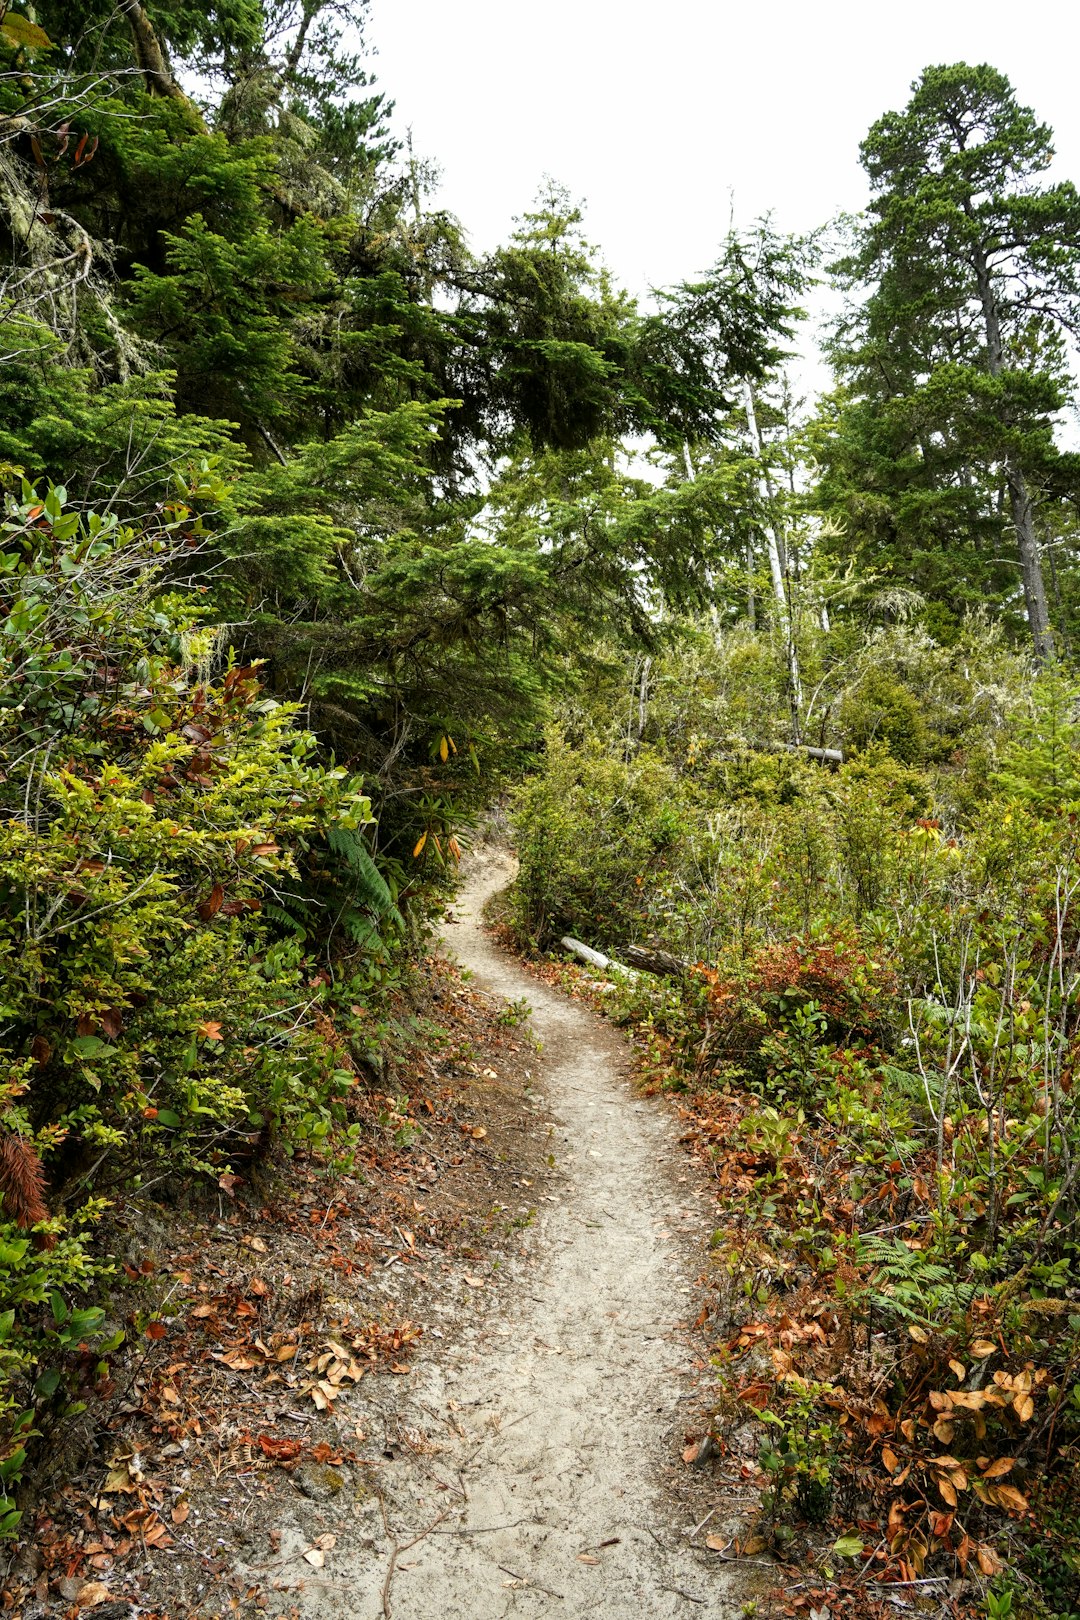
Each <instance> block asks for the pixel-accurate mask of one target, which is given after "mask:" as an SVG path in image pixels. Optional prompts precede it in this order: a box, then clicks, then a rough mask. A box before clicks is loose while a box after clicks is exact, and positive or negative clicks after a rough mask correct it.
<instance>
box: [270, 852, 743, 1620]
mask: <svg viewBox="0 0 1080 1620" xmlns="http://www.w3.org/2000/svg"><path fill="white" fill-rule="evenodd" d="M510 876H511V870H510V868H509V866H508V863H507V862H506V859H505V857H498V856H496V857H489V859H488V860H487V861H486V862H485V863H484V864H483V865H482V866H480V867H478V868H477V869H476V870H475V871H474V873H473V876H472V878H471V880H470V881H469V883H468V884H467V886H466V888H465V891H464V893H463V894H462V896H461V900H460V903H459V906H458V907H457V921H456V922H455V924H454V925H453V926H452V927H451V928H449V929H448V938H449V943H450V945H451V947H452V949H453V950H454V951H455V953H456V954H457V956H458V957H459V959H460V960H461V961H462V963H463V964H465V966H467V967H468V968H469V969H471V970H472V972H473V974H474V975H475V982H476V983H477V984H478V985H479V986H480V987H481V988H482V989H484V990H486V991H489V992H491V993H493V994H495V995H498V996H501V997H503V998H505V999H506V1000H507V1001H510V1002H514V1001H516V1000H518V999H519V998H520V997H521V996H522V995H525V996H527V999H528V1001H529V1002H530V1003H531V1005H532V1009H533V1011H532V1020H531V1022H532V1028H533V1030H534V1031H535V1034H536V1035H537V1036H538V1037H539V1039H540V1040H541V1041H542V1042H543V1054H542V1072H543V1084H544V1096H545V1101H544V1105H543V1106H544V1108H545V1110H550V1114H547V1116H546V1117H547V1118H548V1120H549V1125H548V1130H549V1133H550V1142H551V1151H552V1154H553V1155H554V1158H555V1160H556V1163H557V1166H558V1168H559V1170H560V1172H561V1174H562V1178H563V1179H562V1184H561V1185H560V1186H559V1188H558V1190H556V1191H548V1192H546V1194H545V1195H544V1196H543V1198H542V1200H541V1203H540V1206H539V1207H540V1211H541V1213H540V1215H539V1219H538V1222H537V1227H536V1231H535V1233H534V1235H533V1241H532V1243H531V1245H530V1246H529V1248H528V1250H527V1251H526V1252H525V1253H524V1254H523V1255H522V1256H521V1258H520V1259H519V1260H518V1261H517V1262H515V1264H514V1266H513V1267H512V1275H511V1277H510V1278H509V1280H508V1283H507V1286H506V1287H505V1289H504V1293H503V1296H502V1300H501V1302H500V1305H501V1308H500V1310H499V1312H498V1314H497V1315H495V1314H492V1315H490V1316H488V1317H487V1318H486V1319H485V1320H483V1321H481V1322H478V1323H477V1324H476V1326H475V1328H474V1329H473V1330H471V1331H467V1332H465V1333H463V1334H462V1335H461V1336H460V1337H459V1338H457V1339H456V1340H455V1341H454V1342H453V1343H449V1344H448V1345H447V1347H446V1350H445V1353H444V1354H443V1355H442V1356H440V1357H439V1358H438V1359H437V1360H436V1359H434V1358H429V1359H427V1360H426V1362H425V1364H424V1366H423V1367H422V1369H420V1370H419V1371H418V1373H417V1375H416V1378H415V1379H414V1381H413V1383H412V1385H411V1387H410V1389H409V1391H408V1392H407V1394H408V1406H409V1409H410V1411H409V1414H408V1415H407V1416H406V1419H405V1421H406V1422H407V1423H409V1424H410V1425H411V1426H412V1427H413V1429H414V1432H415V1434H416V1435H417V1436H420V1435H421V1434H422V1436H423V1439H422V1442H421V1443H418V1444H417V1445H416V1446H415V1447H414V1450H413V1453H412V1456H411V1458H410V1460H409V1463H408V1464H407V1465H406V1466H405V1467H395V1469H394V1470H393V1471H392V1474H393V1477H392V1478H391V1477H390V1472H391V1471H389V1470H385V1469H384V1470H383V1472H382V1477H381V1479H380V1481H379V1497H378V1499H376V1498H374V1497H373V1498H370V1499H368V1500H362V1501H361V1502H359V1503H358V1504H357V1506H356V1508H355V1509H354V1526H353V1528H352V1531H351V1533H342V1534H340V1535H339V1538H338V1540H337V1542H336V1544H335V1546H334V1548H333V1550H332V1551H331V1552H330V1553H329V1554H328V1556H327V1559H326V1564H325V1567H324V1569H323V1570H322V1572H321V1578H320V1579H317V1580H314V1581H313V1580H311V1579H310V1578H307V1572H306V1573H305V1575H304V1576H300V1577H298V1579H297V1582H296V1584H295V1585H294V1586H293V1588H292V1591H291V1592H290V1593H289V1594H288V1598H289V1601H290V1602H291V1603H294V1604H295V1605H296V1607H297V1610H298V1612H299V1614H300V1615H301V1616H311V1617H315V1620H322V1617H326V1620H329V1617H330V1616H340V1615H345V1614H355V1615H358V1616H359V1615H362V1616H368V1615H370V1616H377V1615H379V1614H381V1613H386V1614H387V1615H393V1616H394V1617H395V1620H431V1617H433V1616H436V1615H438V1616H440V1617H446V1620H456V1617H461V1620H466V1617H468V1620H488V1617H492V1620H494V1617H502V1616H521V1617H522V1620H528V1617H530V1616H537V1615H542V1614H548V1613H549V1612H552V1611H555V1612H557V1613H559V1614H560V1615H565V1616H568V1617H569V1616H579V1615H581V1616H583V1615H594V1614H602V1615H603V1616H605V1620H623V1617H626V1620H629V1617H631V1616H632V1617H633V1620H641V1617H643V1616H647V1617H649V1620H661V1617H667V1616H684V1615H690V1614H695V1615H710V1616H716V1617H721V1616H727V1615H735V1614H737V1613H739V1612H740V1610H741V1606H742V1602H743V1601H744V1600H745V1598H746V1596H747V1595H748V1593H747V1588H746V1586H745V1584H744V1582H745V1576H744V1574H743V1572H739V1573H738V1578H737V1579H736V1576H735V1574H734V1573H733V1572H732V1571H730V1570H728V1569H726V1568H724V1567H723V1566H722V1565H719V1566H718V1561H717V1557H716V1554H715V1553H708V1552H703V1551H697V1550H694V1549H692V1548H691V1546H690V1545H689V1543H688V1541H687V1538H686V1535H685V1528H686V1527H685V1525H683V1526H679V1525H676V1524H675V1523H673V1518H675V1517H676V1516H677V1515H676V1512H675V1510H673V1508H672V1505H671V1503H670V1499H669V1498H667V1496H666V1493H665V1492H664V1491H663V1489H662V1486H661V1484H660V1479H661V1469H662V1465H663V1463H664V1461H665V1459H670V1458H671V1457H672V1456H677V1455H678V1453H679V1451H681V1442H682V1430H683V1424H684V1421H685V1413H686V1408H685V1406H684V1405H683V1400H684V1398H685V1393H686V1384H685V1375H686V1374H687V1372H688V1366H689V1353H688V1345H687V1339H686V1333H685V1328H684V1324H683V1323H682V1322H681V1320H680V1316H681V1314H682V1313H685V1312H686V1309H687V1305H688V1297H689V1296H690V1294H691V1277H692V1272H690V1271H688V1270H687V1261H688V1259H692V1257H693V1255H694V1253H695V1249H694V1245H693V1244H692V1243H691V1242H690V1241H689V1239H690V1237H691V1236H693V1237H695V1238H696V1237H698V1236H699V1234H700V1228H701V1224H702V1221H703V1218H704V1217H703V1213H702V1210H701V1206H700V1205H699V1204H697V1203H696V1201H695V1199H694V1197H693V1191H692V1184H691V1180H690V1177H689V1176H687V1175H684V1176H682V1178H681V1181H682V1185H681V1186H680V1184H679V1181H677V1180H676V1177H675V1171H676V1169H677V1168H678V1166H679V1154H678V1151H677V1142H676V1132H675V1128H674V1125H673V1122H672V1120H671V1118H670V1116H669V1115H668V1113H667V1112H666V1111H665V1110H664V1109H663V1108H662V1106H658V1105H656V1104H652V1103H650V1102H648V1101H645V1100H642V1099H640V1098H636V1097H635V1096H634V1094H633V1093H632V1091H631V1090H630V1088H629V1085H628V1083H627V1080H626V1075H625V1070H626V1066H627V1053H626V1049H625V1045H624V1043H623V1042H622V1041H621V1040H620V1038H619V1037H618V1035H617V1034H615V1033H614V1032H613V1031H612V1030H611V1029H610V1028H609V1027H607V1026H605V1025H604V1024H603V1022H602V1021H601V1020H600V1019H599V1018H597V1017H596V1015H595V1014H593V1013H590V1012H588V1011H587V1010H585V1009H584V1008H582V1007H580V1006H578V1005H576V1004H574V1003H573V1002H571V1001H569V1000H567V999H566V998H565V997H562V996H560V995H559V994H557V993H556V992H553V991H551V990H549V989H547V988H546V987H545V986H544V985H542V984H539V983H537V982H535V981H534V980H532V979H529V978H527V977H526V976H525V975H524V974H523V972H522V971H521V969H520V968H518V967H517V965H516V964H515V963H514V962H513V961H512V960H510V959H509V958H507V957H506V956H504V955H503V954H502V953H501V952H499V950H498V949H497V948H496V947H495V946H494V945H493V944H492V943H491V941H490V940H489V939H488V937H487V936H486V934H485V933H484V931H483V929H482V927H481V925H480V912H481V908H482V906H483V903H484V901H485V899H486V898H487V897H488V896H489V895H490V894H491V893H493V892H494V891H495V890H496V889H497V888H499V887H500V886H501V885H503V884H504V883H506V882H507V881H508V880H509V877H510ZM681 1466H684V1465H681ZM361 1528H362V1534H359V1535H358V1533H357V1532H358V1531H360V1530H361ZM342 1529H343V1530H344V1525H343V1526H342ZM307 1545H310V1542H306V1541H304V1540H303V1536H302V1533H301V1532H300V1530H299V1528H293V1527H291V1526H285V1527H283V1536H282V1553H283V1554H285V1555H288V1554H292V1555H293V1556H294V1557H295V1556H296V1554H297V1553H299V1552H301V1550H302V1548H303V1547H304V1546H307ZM376 1555H378V1556H376ZM283 1596H284V1594H283Z"/></svg>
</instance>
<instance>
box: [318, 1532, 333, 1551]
mask: <svg viewBox="0 0 1080 1620" xmlns="http://www.w3.org/2000/svg"><path fill="white" fill-rule="evenodd" d="M314 1545H315V1546H316V1547H321V1548H322V1550H323V1552H333V1550H334V1548H335V1547H336V1546H337V1536H335V1535H334V1534H333V1533H332V1532H331V1531H330V1530H327V1531H325V1532H324V1533H323V1534H322V1535H321V1536H316V1537H315V1541H314Z"/></svg>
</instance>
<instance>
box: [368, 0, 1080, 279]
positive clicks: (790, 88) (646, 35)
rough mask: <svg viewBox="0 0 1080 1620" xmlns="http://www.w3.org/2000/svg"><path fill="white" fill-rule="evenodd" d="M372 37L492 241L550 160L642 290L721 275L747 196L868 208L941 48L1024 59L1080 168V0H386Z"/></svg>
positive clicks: (807, 222)
mask: <svg viewBox="0 0 1080 1620" xmlns="http://www.w3.org/2000/svg"><path fill="white" fill-rule="evenodd" d="M367 37H368V44H369V45H371V46H374V47H375V49H376V50H377V52H378V55H377V57H376V59H375V61H374V64H373V65H374V69H375V72H376V74H377V76H378V78H379V81H380V85H381V88H383V89H384V90H385V91H386V93H387V94H388V95H390V96H391V97H392V98H393V99H394V101H395V103H396V110H395V114H394V124H395V127H396V129H397V130H398V132H400V133H404V131H405V130H406V129H407V128H408V127H411V129H412V132H413V141H414V146H415V149H416V151H417V152H418V154H420V155H421V156H424V157H429V158H434V159H435V160H436V161H437V162H438V163H439V165H440V167H441V169H442V184H441V190H440V192H439V193H438V196H437V198H436V201H437V202H438V204H439V205H440V206H443V207H446V208H449V209H450V210H451V211H452V212H453V213H455V214H457V215H458V217H459V218H460V219H461V221H462V223H463V224H464V225H465V226H466V228H467V230H468V232H469V236H470V240H471V242H472V245H473V247H474V248H476V249H481V250H482V249H484V248H488V247H492V246H494V245H495V244H496V243H498V242H499V241H503V240H505V239H506V237H507V235H508V234H509V232H510V230H511V229H512V222H513V217H514V215H515V214H520V213H521V212H522V210H523V209H525V208H527V207H528V206H529V205H530V203H531V201H532V199H533V197H534V196H535V194H536V191H537V188H538V186H539V184H540V182H541V180H542V177H543V176H544V175H545V174H549V175H551V176H552V177H553V178H554V179H555V180H557V181H559V182H561V183H562V184H563V185H564V186H566V187H567V188H568V190H569V191H570V192H571V193H572V195H573V196H574V197H575V199H582V200H584V202H585V204H586V225H587V233H588V236H589V239H590V240H591V241H594V242H597V243H599V244H600V246H601V248H602V250H603V254H604V257H605V259H606V261H607V263H608V264H609V265H610V267H611V269H612V270H613V271H614V272H615V274H616V277H617V278H618V280H619V281H620V282H621V283H622V284H623V285H624V286H627V287H629V288H630V289H631V290H632V291H634V292H644V291H645V290H646V289H647V288H648V287H650V286H657V285H664V284H667V283H670V282H672V281H676V280H680V279H684V278H690V277H693V276H694V275H695V274H696V273H697V272H698V271H700V270H703V269H705V268H706V267H707V266H708V265H709V264H710V263H711V261H712V259H713V258H714V257H715V251H716V247H717V244H718V243H719V240H720V238H721V237H722V235H723V233H724V231H725V230H726V228H727V224H728V219H729V215H730V209H731V199H732V196H733V197H734V206H735V214H736V219H737V221H739V222H740V223H748V222H749V221H750V220H752V219H753V218H755V217H756V216H757V215H758V214H761V213H765V212H767V211H770V210H771V211H772V213H773V215H774V218H775V221H776V223H777V225H778V226H779V227H780V228H782V229H785V230H804V229H807V228H809V227H811V226H814V225H818V224H821V223H823V222H824V221H825V220H827V219H828V218H830V216H831V215H832V214H834V213H835V212H836V211H837V210H838V209H845V210H858V209H859V208H861V207H862V206H863V204H864V202H865V197H866V191H865V185H864V180H863V174H862V170H861V169H860V167H859V162H858V147H859V142H860V140H861V139H862V138H863V136H864V135H865V133H866V131H867V129H868V128H869V126H870V124H871V123H872V122H873V121H874V119H875V118H877V117H879V116H880V114H881V113H883V112H885V111H886V110H888V109H890V108H896V107H901V106H903V105H904V103H905V102H906V101H907V98H908V91H909V86H910V84H911V81H912V79H913V78H915V76H916V75H917V74H918V73H919V72H920V70H921V69H922V68H923V67H925V66H927V65H928V64H930V63H938V62H953V61H961V60H964V61H968V62H990V63H992V64H993V65H994V66H995V67H997V68H999V69H1000V70H1001V71H1002V72H1004V73H1006V74H1007V75H1008V76H1009V78H1010V79H1011V80H1012V82H1013V85H1014V86H1015V88H1016V90H1017V92H1018V94H1019V96H1020V97H1021V99H1022V100H1023V101H1024V102H1026V103H1028V104H1029V105H1031V106H1033V107H1034V108H1035V110H1036V112H1037V113H1038V114H1039V116H1040V117H1041V118H1042V119H1044V120H1045V121H1046V122H1047V123H1049V124H1050V125H1051V126H1052V128H1053V129H1054V131H1055V134H1056V137H1057V142H1056V144H1057V151H1058V163H1057V164H1056V165H1055V170H1056V172H1058V173H1061V174H1063V175H1067V176H1069V177H1070V178H1072V179H1076V180H1077V181H1078V182H1080V94H1078V90H1077V58H1078V55H1080V12H1078V9H1077V6H1076V4H1075V0H1027V3H1026V4H1019V5H1018V4H1016V3H1015V0H1011V3H1009V4H1005V3H1002V0H907V3H906V4H903V5H882V4H874V3H873V0H817V3H800V4H797V3H794V0H773V3H772V4H765V5H762V4H758V5H754V4H751V3H743V4H731V3H728V4H722V3H721V4H716V3H709V0H656V3H654V4H652V5H649V6H634V5H632V4H629V5H628V4H625V3H624V4H616V3H614V0H546V3H544V4H540V5H537V4H522V3H521V0H371V12H370V21H369V24H368V28H367Z"/></svg>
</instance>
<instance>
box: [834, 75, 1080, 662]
mask: <svg viewBox="0 0 1080 1620" xmlns="http://www.w3.org/2000/svg"><path fill="white" fill-rule="evenodd" d="M861 155H862V162H863V166H864V168H865V169H866V172H867V174H868V176H869V179H870V184H871V204H870V211H869V215H868V218H867V219H866V221H865V223H864V224H862V225H861V226H860V228H859V233H858V241H857V245H856V250H855V252H854V254H853V255H852V256H851V257H850V258H849V259H848V260H847V261H846V262H845V263H844V264H843V265H842V266H841V270H842V273H843V274H844V275H845V276H846V278H847V280H848V283H849V285H853V286H862V287H866V288H868V289H869V294H868V296H867V298H866V301H865V304H864V305H863V306H862V308H861V309H860V310H859V311H858V314H857V317H856V318H855V320H854V321H853V322H852V323H850V324H849V325H848V327H847V329H846V331H845V332H844V333H843V334H842V337H841V341H840V343H839V344H838V345H837V347H836V350H835V358H836V360H837V362H838V365H839V369H840V371H841V373H842V376H843V378H844V380H845V382H846V384H847V386H848V388H849V390H850V393H849V395H848V396H847V399H846V400H844V401H842V409H841V413H840V421H839V425H838V432H837V434H836V435H834V439H833V451H832V456H831V462H832V470H833V473H834V475H835V482H834V484H833V486H832V488H831V489H830V490H829V494H830V495H831V496H833V497H834V498H835V497H836V496H837V494H838V493H839V492H840V490H841V488H843V486H845V485H846V490H845V491H844V494H843V495H842V496H841V499H840V502H839V503H838V504H840V505H844V504H846V505H847V508H848V515H849V516H855V519H856V527H858V525H859V522H860V521H862V520H863V519H865V517H866V511H865V509H864V510H863V511H862V512H861V513H860V500H861V498H864V499H865V501H866V502H867V503H868V506H869V511H870V515H871V521H873V520H874V518H875V517H876V519H877V521H878V522H879V524H880V523H881V520H882V519H884V528H885V529H886V531H887V532H888V531H891V536H892V537H894V538H896V539H898V540H899V543H900V544H901V545H902V546H904V545H906V546H908V547H911V546H912V545H914V546H915V548H916V550H920V549H926V548H930V549H931V550H932V549H933V548H934V547H935V546H942V547H944V548H946V550H949V549H951V547H952V546H953V544H954V543H955V541H956V540H957V539H960V540H961V543H962V544H964V543H966V544H967V545H969V546H971V547H972V548H973V549H974V551H975V553H976V554H977V555H978V554H980V553H982V554H983V555H984V556H985V555H986V554H987V553H989V554H990V556H991V557H993V556H994V554H995V551H996V548H997V545H998V541H999V537H1000V535H1001V531H1002V530H1003V529H1004V528H1005V527H1006V524H1007V526H1008V528H1009V529H1010V530H1011V532H1012V537H1013V543H1014V546H1015V554H1016V556H1017V557H1018V561H1019V571H1020V578H1021V581H1022V585H1023V596H1024V604H1025V610H1026V617H1027V623H1028V626H1029V630H1030V634H1031V638H1032V642H1033V644H1034V648H1035V652H1036V655H1037V657H1039V658H1040V659H1046V658H1048V657H1049V656H1050V655H1051V654H1052V651H1053V646H1054V640H1053V634H1052V631H1051V627H1050V615H1049V611H1048V606H1047V594H1046V588H1045V583H1044V578H1043V567H1042V559H1041V556H1040V548H1039V542H1038V537H1037V533H1036V516H1035V504H1036V499H1037V489H1038V487H1039V486H1040V485H1042V484H1047V485H1052V484H1058V485H1059V484H1060V482H1061V479H1062V475H1063V463H1062V461H1061V458H1060V456H1059V455H1058V452H1057V450H1056V448H1055V444H1054V435H1053V427H1054V418H1055V414H1056V413H1057V412H1058V411H1059V410H1060V409H1061V408H1062V407H1063V406H1064V405H1065V403H1066V402H1067V400H1068V399H1069V397H1070V395H1071V390H1072V379H1071V377H1070V376H1069V372H1068V367H1067V364H1066V352H1065V337H1066V335H1068V334H1071V333H1075V332H1076V331H1077V330H1078V328H1080V195H1078V194H1077V191H1076V188H1075V187H1074V186H1073V185H1072V184H1071V183H1068V182H1059V183H1056V184H1040V179H1039V177H1040V176H1042V175H1043V174H1044V173H1045V171H1046V170H1047V168H1048V167H1049V165H1050V162H1051V159H1052V157H1053V147H1052V138H1051V131H1050V130H1049V128H1048V127H1047V126H1046V125H1045V124H1041V123H1039V121H1038V120H1037V118H1036V116H1035V114H1034V113H1033V112H1032V111H1031V109H1030V108H1027V107H1024V106H1021V105H1020V104H1019V102H1018V101H1017V99H1016V96H1015V93H1014V91H1013V89H1012V86H1011V85H1010V83H1009V81H1008V80H1007V79H1006V78H1005V77H1004V76H1003V75H1002V74H1000V73H998V72H996V71H995V70H994V69H993V68H990V67H985V66H982V67H969V66H967V65H966V64H964V63H957V64H954V65H952V66H947V67H933V68H928V69H926V71H925V72H924V73H923V74H922V75H921V76H920V78H919V79H918V80H917V81H916V83H915V84H914V86H913V94H912V98H911V100H910V102H909V103H908V105H907V107H906V108H905V109H904V110H903V111H902V112H898V113H888V114H886V115H885V117H883V118H881V119H879V120H878V122H877V123H876V124H875V125H874V126H873V128H872V129H871V131H870V133H869V135H868V136H867V138H866V140H865V141H864V142H863V145H862V148H861ZM852 409H853V411H854V415H851V414H847V415H846V416H845V411H847V412H848V413H850V412H851V411H852ZM1005 512H1007V513H1008V518H1007V519H1004V513H1005ZM882 538H885V537H884V536H883V535H882V534H881V532H880V528H879V533H878V540H879V542H880V540H881V539H882ZM942 572H943V574H944V575H945V581H944V588H945V589H948V576H949V574H950V568H949V566H948V562H946V564H945V566H944V568H943V570H942ZM952 572H953V573H954V575H955V573H957V572H958V570H952ZM987 572H988V573H989V575H990V576H991V577H990V578H989V579H986V578H985V576H984V583H985V584H990V585H991V586H992V585H993V584H998V583H999V582H998V580H994V579H993V574H994V572H995V569H994V566H993V565H991V567H990V569H989V570H987ZM958 583H959V581H958V580H955V579H954V584H958ZM1003 594H1005V595H1008V590H1007V587H1006V589H1005V590H1004V592H1003Z"/></svg>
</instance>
